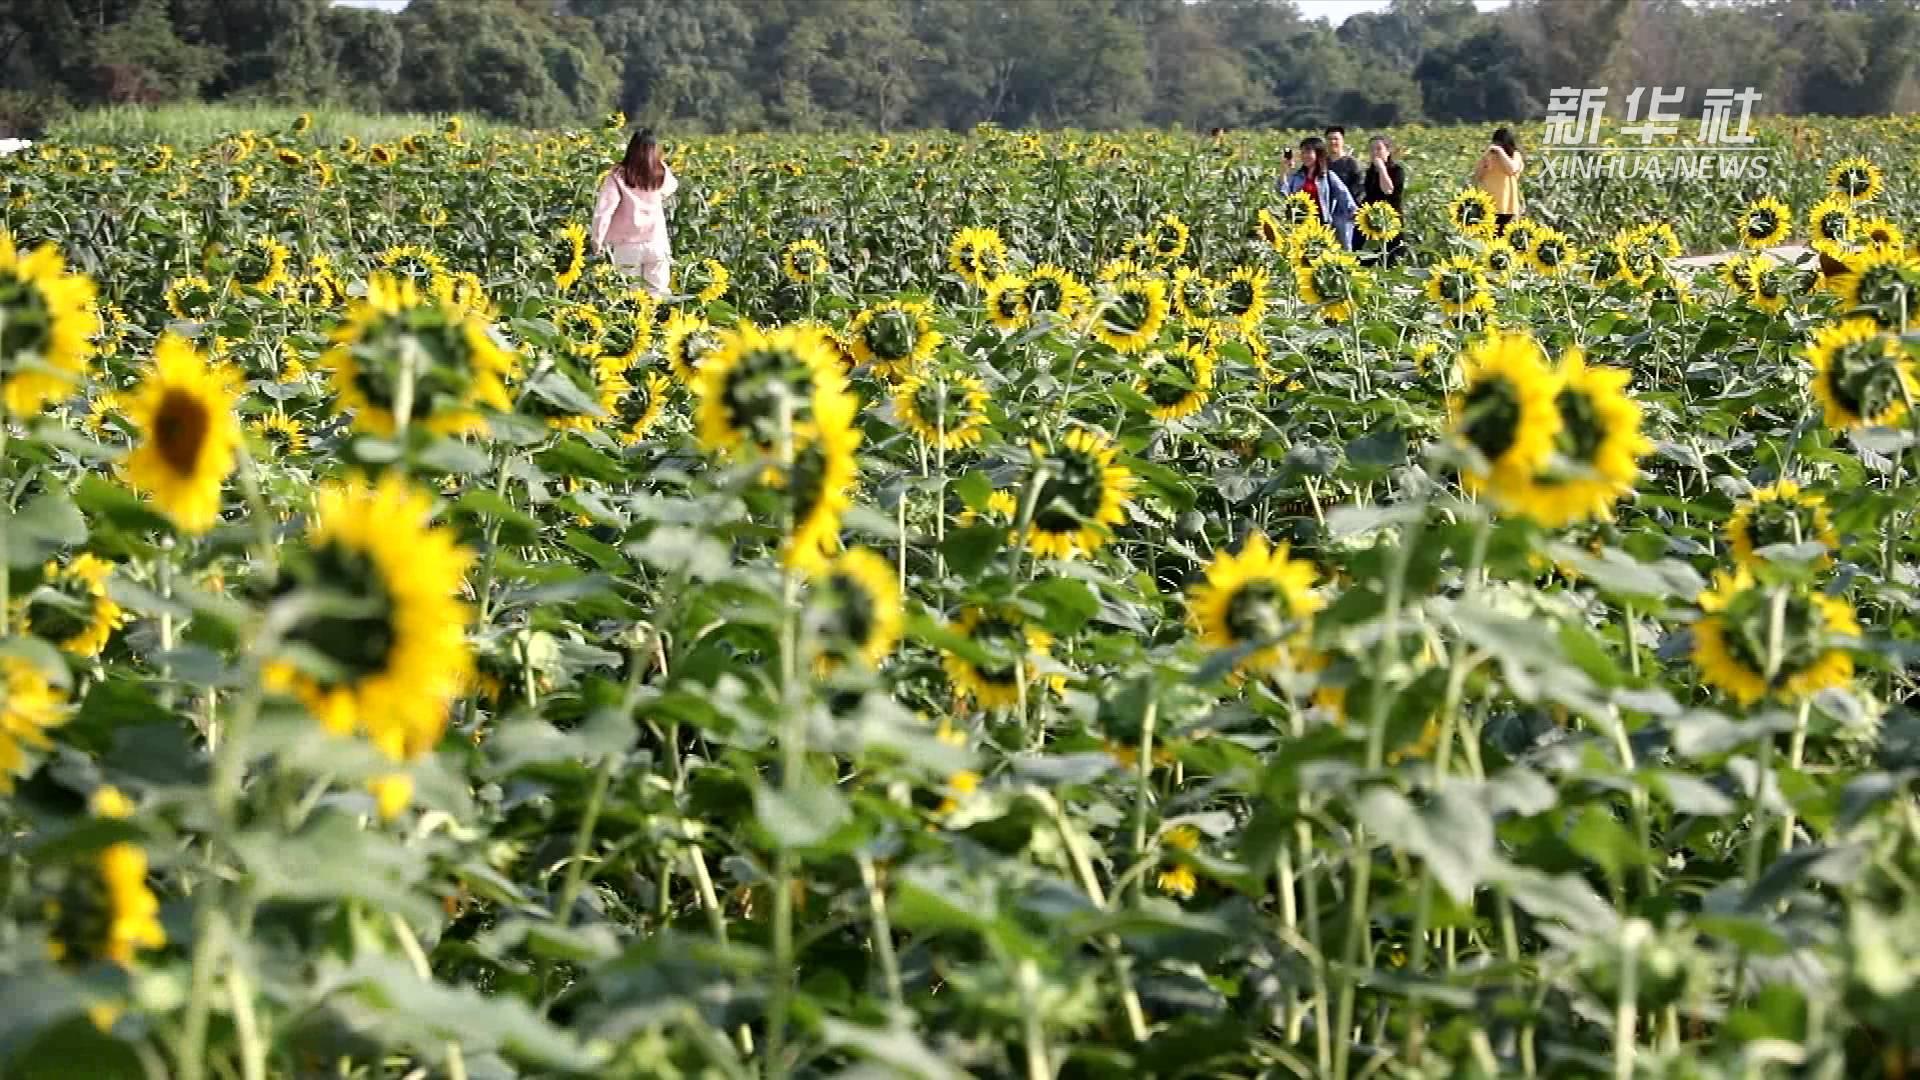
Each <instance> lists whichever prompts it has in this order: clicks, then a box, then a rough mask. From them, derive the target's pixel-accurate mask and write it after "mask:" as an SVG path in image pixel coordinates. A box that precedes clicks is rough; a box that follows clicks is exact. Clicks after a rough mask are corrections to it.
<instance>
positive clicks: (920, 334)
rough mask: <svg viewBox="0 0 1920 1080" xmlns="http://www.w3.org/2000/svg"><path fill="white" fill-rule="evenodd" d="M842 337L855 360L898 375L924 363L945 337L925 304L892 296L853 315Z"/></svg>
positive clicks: (894, 376) (890, 376)
mask: <svg viewBox="0 0 1920 1080" xmlns="http://www.w3.org/2000/svg"><path fill="white" fill-rule="evenodd" d="M846 340H847V345H848V348H849V349H850V350H851V351H852V353H853V357H854V359H855V361H856V362H858V363H862V364H866V365H868V366H869V367H871V368H873V370H874V372H875V374H878V375H879V376H881V377H882V378H886V379H898V378H901V377H902V376H905V375H908V374H911V373H912V372H914V371H917V370H919V369H920V368H921V367H922V366H924V365H925V364H926V362H927V360H928V359H929V358H931V357H932V356H933V351H934V350H935V349H937V348H939V347H940V342H942V341H943V340H945V338H944V337H943V336H942V335H941V334H940V332H939V331H937V330H935V329H933V323H932V321H931V320H930V319H928V318H927V305H925V304H922V303H911V302H908V301H904V300H893V301H889V302H887V303H885V304H880V305H878V306H875V307H870V308H867V309H866V310H864V311H862V312H861V313H860V314H858V315H856V316H854V318H853V322H852V324H851V325H849V326H848V327H847V336H846Z"/></svg>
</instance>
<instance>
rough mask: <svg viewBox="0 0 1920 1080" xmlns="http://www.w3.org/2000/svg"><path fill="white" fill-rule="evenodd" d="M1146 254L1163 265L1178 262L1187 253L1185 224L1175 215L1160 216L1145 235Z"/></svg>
mask: <svg viewBox="0 0 1920 1080" xmlns="http://www.w3.org/2000/svg"><path fill="white" fill-rule="evenodd" d="M1147 252H1148V254H1150V255H1152V256H1153V258H1154V259H1155V260H1156V261H1158V262H1160V263H1163V264H1164V263H1171V262H1178V261H1179V259H1180V256H1182V255H1185V254H1186V253H1187V223H1186V222H1184V221H1181V220H1180V218H1179V215H1177V214H1171V213H1168V214H1162V215H1161V216H1160V220H1158V221H1156V222H1154V223H1153V228H1152V229H1151V230H1149V231H1148V233H1147Z"/></svg>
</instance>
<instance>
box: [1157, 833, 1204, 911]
mask: <svg viewBox="0 0 1920 1080" xmlns="http://www.w3.org/2000/svg"><path fill="white" fill-rule="evenodd" d="M1161 842H1162V843H1163V844H1165V845H1166V846H1167V847H1168V848H1171V849H1172V850H1174V851H1192V850H1194V849H1195V848H1198V847H1199V846H1200V830H1198V829H1196V828H1194V827H1193V826H1191V825H1180V826H1176V827H1174V828H1172V829H1168V830H1167V834H1166V835H1165V836H1163V837H1161ZM1153 884H1154V887H1155V888H1157V889H1159V890H1160V891H1161V892H1163V893H1166V894H1167V895H1169V896H1177V897H1179V898H1180V899H1182V900H1191V899H1193V894H1194V892H1195V891H1196V890H1197V889H1198V888H1199V887H1200V879H1199V878H1198V877H1196V876H1195V875H1194V872H1193V867H1191V866H1188V865H1187V864H1186V863H1183V862H1174V863H1171V864H1169V865H1168V866H1167V867H1166V868H1165V869H1163V870H1161V871H1160V872H1159V873H1158V874H1156V875H1155V876H1154V879H1153Z"/></svg>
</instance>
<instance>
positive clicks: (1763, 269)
mask: <svg viewBox="0 0 1920 1080" xmlns="http://www.w3.org/2000/svg"><path fill="white" fill-rule="evenodd" d="M1747 276H1748V277H1750V278H1751V279H1752V284H1751V286H1750V287H1749V288H1748V290H1747V303H1749V304H1752V305H1753V306H1754V307H1755V308H1757V309H1758V310H1760V311H1764V312H1766V313H1767V314H1769V315H1777V314H1779V313H1780V311H1781V309H1783V308H1785V307H1786V306H1787V298H1788V297H1789V296H1790V295H1791V294H1792V292H1793V288H1794V280H1795V274H1794V272H1793V268H1792V267H1790V266H1787V265H1786V264H1784V263H1781V262H1779V261H1778V260H1776V259H1773V258H1770V257H1767V256H1764V255H1763V256H1756V257H1755V262H1754V264H1753V266H1752V269H1751V270H1750V271H1749V272H1748V275H1747Z"/></svg>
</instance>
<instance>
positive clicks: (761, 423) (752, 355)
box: [720, 349, 813, 446]
mask: <svg viewBox="0 0 1920 1080" xmlns="http://www.w3.org/2000/svg"><path fill="white" fill-rule="evenodd" d="M812 385H813V373H812V372H811V371H810V370H809V369H808V368H807V366H806V365H805V364H803V363H801V362H800V360H799V359H798V358H797V357H795V356H793V355H792V354H791V353H788V352H785V351H782V350H779V349H754V350H752V351H750V352H748V353H746V354H745V355H743V356H742V357H740V361H739V363H737V364H735V365H734V367H733V369H732V370H731V371H729V372H727V379H726V386H725V388H724V389H723V390H722V391H721V395H720V400H721V404H722V406H723V407H724V408H725V410H726V414H727V422H728V424H729V425H731V426H732V427H733V429H734V430H736V431H743V432H748V433H750V434H752V435H753V436H754V437H755V439H756V441H758V442H760V443H761V444H762V445H769V446H770V445H772V444H773V442H774V440H776V439H778V438H779V435H780V432H779V424H780V405H781V402H782V401H783V400H784V401H785V402H786V403H787V408H788V410H789V422H790V423H794V424H797V423H799V422H800V421H801V420H802V419H804V415H803V414H804V412H805V410H806V408H807V398H808V391H809V390H810V389H811V388H812Z"/></svg>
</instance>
